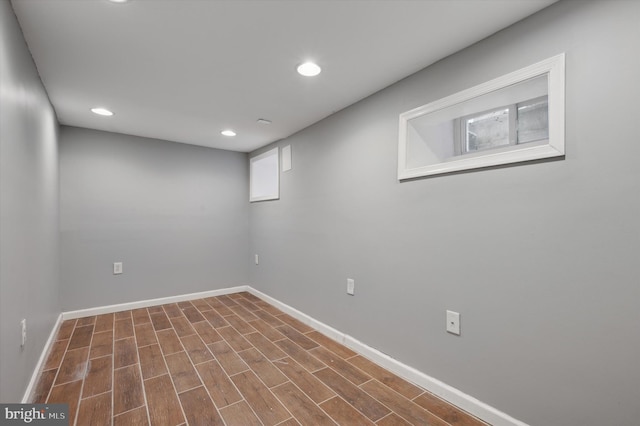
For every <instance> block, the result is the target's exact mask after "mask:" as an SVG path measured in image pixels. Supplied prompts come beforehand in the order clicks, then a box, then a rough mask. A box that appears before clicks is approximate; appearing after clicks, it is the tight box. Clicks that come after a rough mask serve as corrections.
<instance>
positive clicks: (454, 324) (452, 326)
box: [447, 311, 460, 336]
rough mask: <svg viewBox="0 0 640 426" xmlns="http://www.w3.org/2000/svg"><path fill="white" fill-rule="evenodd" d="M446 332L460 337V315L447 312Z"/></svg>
mask: <svg viewBox="0 0 640 426" xmlns="http://www.w3.org/2000/svg"><path fill="white" fill-rule="evenodd" d="M447 332H449V333H451V334H455V335H457V336H459V335H460V314H459V313H458V312H453V311H447Z"/></svg>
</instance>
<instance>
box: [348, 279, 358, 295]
mask: <svg viewBox="0 0 640 426" xmlns="http://www.w3.org/2000/svg"><path fill="white" fill-rule="evenodd" d="M355 285H356V283H355V281H354V280H353V279H351V278H347V294H349V295H351V296H353V294H354V292H355Z"/></svg>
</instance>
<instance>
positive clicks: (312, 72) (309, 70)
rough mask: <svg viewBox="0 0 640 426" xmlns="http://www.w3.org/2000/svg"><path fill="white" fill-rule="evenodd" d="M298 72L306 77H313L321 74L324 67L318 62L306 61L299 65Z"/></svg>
mask: <svg viewBox="0 0 640 426" xmlns="http://www.w3.org/2000/svg"><path fill="white" fill-rule="evenodd" d="M297 69H298V74H300V75H304V76H305V77H313V76H316V75H318V74H320V71H322V68H320V67H319V66H318V65H317V64H315V63H313V62H305V63H304V64H300V65H298V68H297Z"/></svg>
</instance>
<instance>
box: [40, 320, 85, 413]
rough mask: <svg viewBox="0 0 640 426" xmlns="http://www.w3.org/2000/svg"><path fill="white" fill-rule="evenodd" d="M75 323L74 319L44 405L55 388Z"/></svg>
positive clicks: (76, 321)
mask: <svg viewBox="0 0 640 426" xmlns="http://www.w3.org/2000/svg"><path fill="white" fill-rule="evenodd" d="M77 323H78V320H77V319H76V320H75V322H74V323H73V330H71V335H70V336H69V339H67V345H66V346H65V347H64V352H63V353H62V359H61V360H60V364H58V367H57V369H56V374H55V376H54V377H53V381H52V382H51V386H50V387H49V392H47V397H46V398H45V399H44V402H45V403H46V402H47V401H48V400H49V397H50V396H51V392H53V388H54V387H55V386H56V380H58V375H59V374H60V367H62V362H63V361H64V357H66V356H67V351H68V349H69V345H70V344H71V337H72V336H73V332H74V331H75V329H76V324H77ZM58 333H60V330H58ZM56 337H57V336H56ZM62 340H64V339H62ZM57 341H58V340H56V342H57ZM49 356H51V354H49ZM47 361H48V359H47ZM47 361H45V365H46V363H47Z"/></svg>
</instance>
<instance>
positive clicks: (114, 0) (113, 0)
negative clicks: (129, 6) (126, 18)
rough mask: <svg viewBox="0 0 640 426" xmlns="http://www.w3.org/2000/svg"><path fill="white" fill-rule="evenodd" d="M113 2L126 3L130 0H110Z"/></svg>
mask: <svg viewBox="0 0 640 426" xmlns="http://www.w3.org/2000/svg"><path fill="white" fill-rule="evenodd" d="M109 1H110V2H111V3H126V2H128V1H129V0H109Z"/></svg>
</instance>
